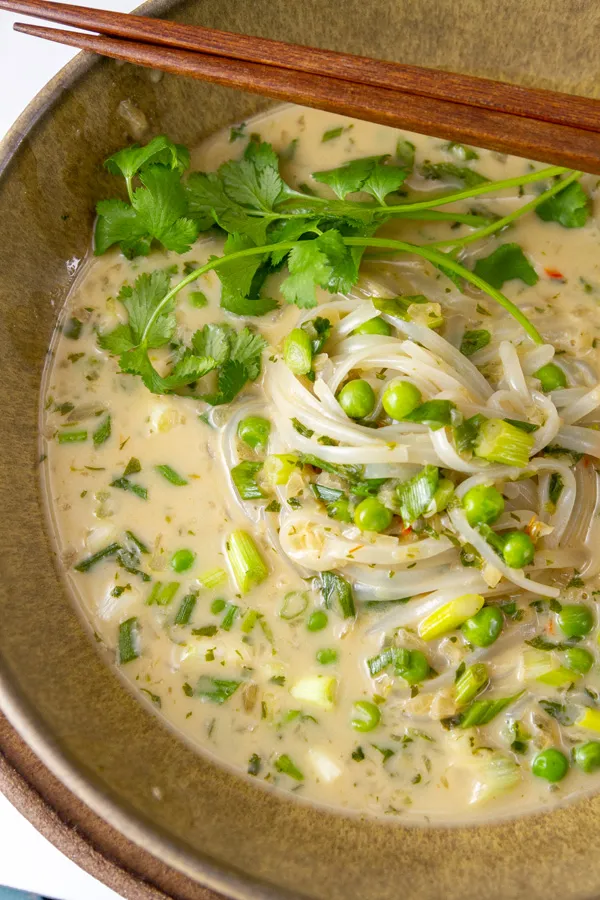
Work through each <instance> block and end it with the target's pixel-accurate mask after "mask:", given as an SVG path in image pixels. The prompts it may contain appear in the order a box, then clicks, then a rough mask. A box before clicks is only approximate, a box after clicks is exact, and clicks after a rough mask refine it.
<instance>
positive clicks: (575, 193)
mask: <svg viewBox="0 0 600 900" xmlns="http://www.w3.org/2000/svg"><path fill="white" fill-rule="evenodd" d="M535 211H536V214H537V215H538V216H539V218H540V219H543V221H544V222H558V224H559V225H562V226H563V228H583V226H584V225H585V223H586V222H587V220H588V217H589V215H590V200H589V197H588V196H587V194H586V192H585V191H584V190H583V188H582V187H581V185H580V184H579V182H577V181H574V182H572V183H571V184H570V185H568V187H566V188H565V189H564V190H562V191H560V192H559V193H558V194H554V196H553V197H549V198H548V199H547V200H544V202H543V203H540V205H539V206H538V207H537V208H536V210H535Z"/></svg>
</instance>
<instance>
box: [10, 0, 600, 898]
mask: <svg viewBox="0 0 600 900" xmlns="http://www.w3.org/2000/svg"><path fill="white" fill-rule="evenodd" d="M146 11H147V12H150V13H154V14H157V15H164V16H167V17H168V16H172V17H174V18H177V19H178V20H181V21H187V22H198V23H202V24H206V25H209V26H213V27H220V28H226V29H230V30H233V31H246V32H250V33H256V34H261V35H264V36H267V37H274V38H280V39H283V40H292V41H297V42H299V43H306V44H313V45H319V46H325V47H331V48H334V49H340V50H342V49H344V50H349V51H351V52H356V53H362V54H365V55H369V56H380V57H384V58H388V59H395V60H399V61H404V62H412V63H421V64H424V65H430V66H438V67H440V68H445V69H449V70H457V71H462V72H468V73H477V74H479V75H486V76H489V77H495V78H504V79H507V80H511V81H515V82H520V83H524V84H536V85H538V86H542V87H549V88H555V89H561V90H566V91H571V92H579V93H583V94H587V95H588V96H598V95H599V94H600V79H599V78H598V75H599V74H600V72H599V65H598V53H597V44H596V40H595V37H594V36H595V35H597V34H598V31H599V27H600V5H598V4H597V3H596V2H595V0H562V2H561V3H560V4H553V3H551V2H544V0H528V2H527V3H526V4H523V3H522V2H520V0H503V2H500V3H497V4H495V5H494V6H492V7H490V6H489V5H488V4H484V3H482V2H480V0H461V2H453V0H422V2H420V3H419V4H416V3H414V2H411V0H379V2H377V3H365V2H364V0H344V3H343V5H342V6H341V7H340V5H339V3H332V2H330V0H304V3H303V4H302V6H298V5H297V4H290V3H289V2H284V0H252V2H250V0H235V2H234V0H219V2H218V3H217V2H214V0H213V2H208V0H184V2H181V3H172V2H168V0H166V2H165V0H158V2H153V3H150V4H148V6H147V7H146ZM125 99H130V100H132V101H133V102H134V103H135V105H136V106H137V107H139V108H140V109H141V110H142V111H143V112H144V114H145V115H146V117H147V120H148V131H147V134H146V135H145V136H144V137H145V139H148V138H149V137H151V136H152V135H154V134H156V133H159V132H165V133H167V134H169V136H171V137H172V138H173V139H174V140H176V141H179V142H182V143H186V144H188V145H190V144H191V145H193V144H194V143H196V142H197V141H199V140H201V139H202V138H203V137H204V136H206V135H208V134H210V133H211V132H212V131H214V130H215V129H217V128H220V127H221V126H223V125H225V124H227V123H228V122H232V121H236V120H241V119H243V118H245V117H247V116H249V115H251V114H252V113H253V112H255V111H257V110H259V109H261V108H263V107H264V106H266V105H267V104H266V101H264V100H262V99H261V98H257V97H254V96H249V95H245V94H241V93H238V92H234V91H231V90H228V89H224V88H218V87H214V86H207V85H204V84H200V83H198V82H194V81H191V80H188V79H185V78H175V77H170V76H165V77H164V78H162V79H161V80H160V81H156V80H155V79H154V78H152V77H150V73H149V72H148V71H147V70H143V69H137V68H134V67H132V66H129V65H126V66H118V65H116V64H115V63H114V62H111V61H107V60H103V61H95V60H93V59H92V60H89V59H87V58H83V57H79V58H78V59H77V60H76V61H75V62H74V63H73V64H71V65H70V66H69V67H67V69H66V70H65V71H64V72H63V73H61V75H59V76H58V77H57V79H55V80H54V82H52V83H51V84H50V85H49V86H48V88H47V89H46V90H45V91H44V92H43V93H42V94H41V95H40V96H39V97H38V98H37V100H36V101H34V103H33V104H32V106H31V107H30V108H29V109H28V110H27V111H26V113H25V114H24V115H23V116H22V117H21V119H20V120H19V122H18V123H17V125H16V127H15V129H14V130H13V131H12V132H11V133H10V135H9V136H8V138H7V139H6V141H5V142H4V144H3V145H2V147H1V148H0V310H1V313H0V367H1V372H2V390H1V391H0V428H1V433H2V451H1V459H0V509H2V517H1V519H0V579H1V584H0V704H1V705H2V708H3V709H4V710H5V712H6V714H7V715H8V717H9V718H10V720H11V722H12V723H13V724H14V725H15V727H16V728H17V729H18V730H19V732H20V733H21V734H22V735H23V736H24V737H25V739H26V740H27V742H28V743H29V744H30V745H31V746H32V747H33V749H34V750H35V751H36V753H37V754H38V755H39V756H40V757H41V758H42V759H43V760H44V761H45V763H46V764H47V765H48V766H49V768H50V769H51V770H52V771H53V772H54V774H55V775H58V777H59V778H61V779H62V781H63V782H64V783H65V784H66V785H67V786H68V787H69V788H70V789H71V790H72V791H73V792H74V793H75V794H77V795H78V796H79V797H81V798H82V799H83V800H84V801H85V802H86V803H87V804H88V805H89V806H90V807H92V808H93V809H94V810H95V811H96V812H97V813H99V814H100V815H101V816H103V817H104V818H105V819H106V820H108V821H109V822H110V823H111V824H113V825H115V826H116V827H118V828H119V829H120V830H121V831H122V832H123V833H124V834H125V835H126V836H127V837H128V838H130V839H131V840H133V841H134V842H136V843H138V844H140V845H141V846H143V847H144V848H145V849H146V850H149V851H150V852H151V853H153V854H154V855H155V856H157V857H158V858H160V859H161V860H163V861H165V862H166V863H168V864H169V865H171V866H173V867H175V868H176V869H178V870H180V871H182V872H184V873H186V874H187V875H189V876H190V877H191V878H195V879H197V880H198V881H200V882H202V883H203V884H207V885H210V886H212V887H213V888H215V889H217V890H220V891H221V892H223V893H225V894H228V895H230V896H235V897H245V898H246V897H248V898H249V897H257V898H258V897H286V896H290V897H300V896H302V897H307V898H308V897H310V898H327V900H338V898H340V900H341V898H346V897H349V896H352V897H358V896H360V897H361V898H362V900H371V898H377V900H388V898H389V900H392V898H396V896H397V894H398V892H399V891H400V892H401V893H402V895H403V896H404V897H406V898H420V900H425V898H437V897H440V896H443V897H445V898H446V900H454V898H465V897H477V898H479V900H488V898H489V900H492V898H503V900H506V898H510V897H523V896H528V897H529V898H530V900H538V898H539V900H542V898H547V897H549V896H557V895H560V897H561V898H562V900H569V898H584V897H591V896H597V895H598V894H600V854H598V853H597V852H595V851H596V849H597V848H598V846H599V845H600V828H599V827H598V823H599V822H600V797H597V798H592V799H586V800H581V801H579V802H577V803H576V804H573V805H571V806H569V807H567V808H563V809H560V810H557V811H555V812H553V813H551V814H549V815H539V816H533V817H528V818H526V819H522V820H514V821H510V822H504V823H500V824H497V825H490V826H486V827H476V828H455V829H442V828H436V829H423V828H407V827H403V825H402V820H401V819H399V818H395V819H394V820H393V821H392V820H390V821H375V820H372V819H363V818H360V817H357V816H355V817H343V816H338V815H336V814H333V813H330V812H326V811H324V810H322V809H316V808H313V807H311V806H308V805H305V804H302V803H299V802H292V801H290V799H289V797H288V796H283V795H280V794H278V793H270V792H267V791H265V790H262V789H259V788H257V787H254V786H253V785H252V784H250V783H249V782H248V781H246V780H245V779H240V778H238V777H236V776H234V775H233V774H232V773H231V772H229V771H226V770H225V769H223V768H221V767H219V766H217V765H215V764H213V763H211V762H210V761H209V760H207V759H205V758H203V757H201V756H198V755H197V754H196V753H195V752H193V751H192V750H191V749H190V748H189V747H188V746H187V745H185V744H184V743H182V742H181V741H179V740H178V739H177V738H176V737H175V736H174V734H173V733H172V732H171V731H169V730H168V729H167V728H166V727H164V726H163V725H162V724H161V722H160V721H159V720H158V719H157V718H155V717H154V716H153V715H152V714H151V713H150V712H149V711H148V710H146V709H145V708H144V707H142V706H140V705H138V703H137V702H136V700H135V699H134V698H133V697H132V696H131V695H130V694H129V692H128V691H127V690H126V689H125V688H124V687H123V685H122V684H121V682H120V681H119V679H118V678H117V676H116V675H115V674H114V672H112V671H111V670H110V669H109V668H108V667H107V666H106V665H105V663H104V662H103V660H102V659H101V657H100V656H99V654H98V652H97V650H96V648H95V647H94V644H93V641H92V640H91V638H90V636H89V634H88V633H87V632H86V631H85V629H84V627H83V626H82V624H81V622H80V619H79V617H78V614H77V613H76V611H75V609H74V606H73V603H72V600H71V599H70V598H69V596H68V595H67V593H66V591H65V587H64V584H63V582H62V581H61V578H60V575H59V571H58V567H57V565H56V560H55V559H54V557H53V550H52V545H51V541H50V540H49V536H48V532H47V528H46V523H45V520H44V515H43V513H42V510H41V500H40V497H41V495H40V490H39V485H38V463H39V459H38V445H37V427H38V396H39V386H40V378H41V373H42V368H43V365H44V360H45V356H46V353H47V347H48V343H49V339H50V336H51V333H52V328H53V324H54V321H55V318H56V314H57V311H58V309H59V308H60V306H61V304H62V302H63V299H64V297H65V294H66V292H67V291H68V289H69V285H70V283H71V278H72V271H73V265H67V263H68V262H69V261H73V260H76V259H81V258H82V257H83V256H84V255H85V253H86V251H87V249H88V245H89V240H90V230H91V224H92V216H93V208H94V204H95V202H96V200H98V199H99V198H100V197H102V196H108V195H109V193H108V192H109V179H110V176H107V175H106V174H105V173H104V172H103V169H102V161H103V159H105V158H106V157H107V156H108V155H109V154H110V153H111V152H113V151H114V150H115V149H117V148H119V147H121V146H123V145H124V144H126V143H127V142H129V141H130V140H131V135H130V134H128V132H127V126H126V123H125V121H124V120H123V119H122V118H121V117H120V116H119V115H118V112H117V108H118V105H119V103H120V102H121V101H122V100H125ZM158 798H160V799H158Z"/></svg>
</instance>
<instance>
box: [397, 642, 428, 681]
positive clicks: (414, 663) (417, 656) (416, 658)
mask: <svg viewBox="0 0 600 900" xmlns="http://www.w3.org/2000/svg"><path fill="white" fill-rule="evenodd" d="M430 671H431V669H430V666H429V660H428V659H427V657H426V656H425V654H424V653H422V652H421V651H420V650H411V651H410V657H409V663H408V666H406V667H402V668H397V669H396V674H397V675H400V677H401V678H404V680H405V681H407V682H408V683H409V684H420V683H421V681H425V679H426V678H427V676H428V675H429V673H430Z"/></svg>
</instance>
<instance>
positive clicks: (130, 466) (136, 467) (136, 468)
mask: <svg viewBox="0 0 600 900" xmlns="http://www.w3.org/2000/svg"><path fill="white" fill-rule="evenodd" d="M141 471H142V464H141V462H140V461H139V459H137V457H135V456H132V457H131V459H130V460H129V462H128V463H127V465H126V466H125V471H124V472H123V475H124V476H125V477H126V478H127V476H129V475H137V473H138V472H141Z"/></svg>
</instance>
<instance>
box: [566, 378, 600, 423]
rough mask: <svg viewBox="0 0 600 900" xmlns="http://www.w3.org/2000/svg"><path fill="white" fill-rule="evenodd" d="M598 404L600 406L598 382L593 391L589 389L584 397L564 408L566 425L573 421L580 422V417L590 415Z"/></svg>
mask: <svg viewBox="0 0 600 900" xmlns="http://www.w3.org/2000/svg"><path fill="white" fill-rule="evenodd" d="M598 406H600V384H597V385H596V387H594V388H592V390H591V391H588V392H587V393H586V394H584V395H583V397H580V398H579V400H576V401H575V403H573V405H572V406H569V407H568V409H565V410H563V412H562V419H563V422H564V423H565V424H566V425H572V424H573V422H578V421H579V419H583V417H584V416H587V415H589V414H590V413H591V412H593V410H595V409H596V408H597V407H598Z"/></svg>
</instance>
